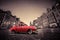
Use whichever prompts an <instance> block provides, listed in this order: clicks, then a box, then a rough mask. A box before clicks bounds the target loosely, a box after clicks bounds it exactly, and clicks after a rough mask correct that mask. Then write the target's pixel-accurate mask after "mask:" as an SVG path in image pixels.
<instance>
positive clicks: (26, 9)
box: [0, 0, 54, 25]
mask: <svg viewBox="0 0 60 40" xmlns="http://www.w3.org/2000/svg"><path fill="white" fill-rule="evenodd" d="M53 4H54V1H52V0H38V1H37V0H36V1H32V0H31V1H30V0H28V1H21V0H20V1H19V0H15V1H10V0H8V1H4V0H3V1H0V8H1V9H3V10H10V11H11V12H12V14H13V15H16V16H17V17H18V18H20V20H21V21H23V22H25V23H26V24H28V25H29V23H30V21H33V20H35V19H36V18H37V17H39V16H41V15H42V14H43V13H44V12H46V9H47V8H51V7H52V5H53Z"/></svg>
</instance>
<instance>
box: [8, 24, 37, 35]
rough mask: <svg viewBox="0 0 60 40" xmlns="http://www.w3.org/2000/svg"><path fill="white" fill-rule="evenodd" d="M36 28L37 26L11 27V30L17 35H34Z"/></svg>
mask: <svg viewBox="0 0 60 40" xmlns="http://www.w3.org/2000/svg"><path fill="white" fill-rule="evenodd" d="M36 29H37V28H36V27H35V26H16V25H15V26H13V27H11V28H10V29H9V30H10V31H11V32H17V33H21V32H22V33H28V34H32V33H33V32H35V31H36Z"/></svg>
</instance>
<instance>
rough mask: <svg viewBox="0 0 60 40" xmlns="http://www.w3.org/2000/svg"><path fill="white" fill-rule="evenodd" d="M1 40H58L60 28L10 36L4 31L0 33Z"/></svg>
mask: <svg viewBox="0 0 60 40" xmlns="http://www.w3.org/2000/svg"><path fill="white" fill-rule="evenodd" d="M0 32H1V34H0V39H2V40H57V39H59V38H60V28H53V29H51V28H49V29H48V28H47V29H38V34H31V35H29V34H26V33H23V34H22V33H20V34H18V33H16V34H10V33H9V32H7V31H6V30H4V31H0Z"/></svg>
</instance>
